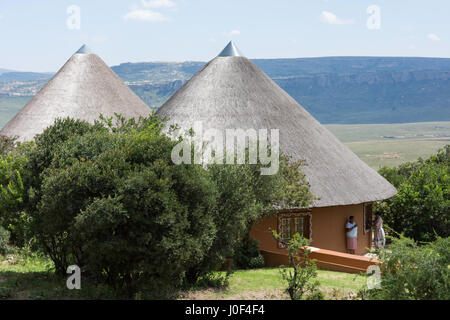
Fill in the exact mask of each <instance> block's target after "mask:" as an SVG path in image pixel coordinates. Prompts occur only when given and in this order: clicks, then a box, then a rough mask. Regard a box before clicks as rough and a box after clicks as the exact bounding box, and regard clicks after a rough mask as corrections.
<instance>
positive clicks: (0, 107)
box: [0, 96, 32, 128]
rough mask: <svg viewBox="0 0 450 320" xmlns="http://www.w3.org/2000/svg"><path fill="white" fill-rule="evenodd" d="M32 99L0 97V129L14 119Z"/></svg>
mask: <svg viewBox="0 0 450 320" xmlns="http://www.w3.org/2000/svg"><path fill="white" fill-rule="evenodd" d="M31 98H32V97H2V96H0V128H3V126H4V125H5V124H6V123H7V122H8V121H9V120H10V119H12V118H13V117H14V115H15V114H16V113H17V112H18V111H19V110H20V109H22V107H23V106H25V105H26V104H27V103H28V101H30V100H31Z"/></svg>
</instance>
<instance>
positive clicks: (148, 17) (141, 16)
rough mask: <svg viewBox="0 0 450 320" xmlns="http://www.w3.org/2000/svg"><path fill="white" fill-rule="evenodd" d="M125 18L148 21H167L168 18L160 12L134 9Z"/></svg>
mask: <svg viewBox="0 0 450 320" xmlns="http://www.w3.org/2000/svg"><path fill="white" fill-rule="evenodd" d="M123 18H124V19H125V20H136V21H148V22H162V21H167V18H166V17H165V16H164V15H163V14H162V13H159V12H155V11H151V10H139V9H137V10H132V11H130V12H128V13H127V14H126V15H125V16H124V17H123Z"/></svg>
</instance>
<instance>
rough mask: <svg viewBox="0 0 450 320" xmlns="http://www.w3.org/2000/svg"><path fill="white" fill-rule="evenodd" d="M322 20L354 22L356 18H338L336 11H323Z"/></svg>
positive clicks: (336, 22) (326, 21) (329, 22)
mask: <svg viewBox="0 0 450 320" xmlns="http://www.w3.org/2000/svg"><path fill="white" fill-rule="evenodd" d="M320 21H322V22H323V23H328V24H354V23H355V20H353V19H348V20H345V19H341V18H338V17H337V16H336V15H335V14H334V13H331V12H328V11H322V14H321V15H320Z"/></svg>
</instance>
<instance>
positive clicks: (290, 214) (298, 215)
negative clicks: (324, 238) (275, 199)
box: [277, 211, 312, 248]
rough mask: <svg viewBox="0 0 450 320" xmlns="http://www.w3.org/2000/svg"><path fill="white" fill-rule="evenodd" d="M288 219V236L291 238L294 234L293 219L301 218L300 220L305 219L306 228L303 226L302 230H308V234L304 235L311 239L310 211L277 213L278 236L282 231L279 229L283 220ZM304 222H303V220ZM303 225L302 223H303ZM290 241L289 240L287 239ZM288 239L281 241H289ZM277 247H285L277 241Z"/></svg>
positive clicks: (294, 225)
mask: <svg viewBox="0 0 450 320" xmlns="http://www.w3.org/2000/svg"><path fill="white" fill-rule="evenodd" d="M286 218H288V219H290V227H289V230H290V236H291V237H292V235H293V234H295V233H296V230H295V229H296V222H295V219H298V218H302V219H307V224H308V225H307V226H305V225H303V229H304V230H305V228H306V227H309V228H308V232H309V234H308V235H306V236H307V238H309V239H312V215H311V211H294V212H289V211H287V212H286V211H285V212H278V214H277V232H278V234H280V235H281V234H282V232H281V231H282V230H281V227H282V225H283V220H284V219H286ZM303 221H304V220H303ZM303 223H304V222H303ZM289 239H290V238H289ZM289 239H283V240H289ZM278 247H279V248H286V246H285V245H284V244H283V243H282V242H281V241H278Z"/></svg>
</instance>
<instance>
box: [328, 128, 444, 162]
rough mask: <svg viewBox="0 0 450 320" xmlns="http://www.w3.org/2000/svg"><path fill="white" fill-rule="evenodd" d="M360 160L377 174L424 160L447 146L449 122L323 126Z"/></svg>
mask: <svg viewBox="0 0 450 320" xmlns="http://www.w3.org/2000/svg"><path fill="white" fill-rule="evenodd" d="M326 127H327V128H328V129H329V130H330V131H331V132H332V133H333V134H334V135H335V136H336V137H338V138H339V140H341V141H342V142H343V143H344V144H346V145H347V147H349V148H350V150H352V151H353V152H354V153H355V154H356V155H357V156H358V157H359V158H360V159H361V160H363V161H364V162H366V163H367V164H368V165H369V166H371V167H372V168H374V169H376V170H378V169H380V168H381V167H383V166H389V167H394V166H398V165H400V164H402V163H404V162H409V161H416V160H417V159H418V158H419V157H421V158H423V159H426V158H428V157H430V156H431V155H433V154H436V153H437V151H438V150H439V149H441V148H443V147H444V146H445V145H447V144H450V122H448V121H447V122H423V123H403V124H365V125H327V126H326Z"/></svg>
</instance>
